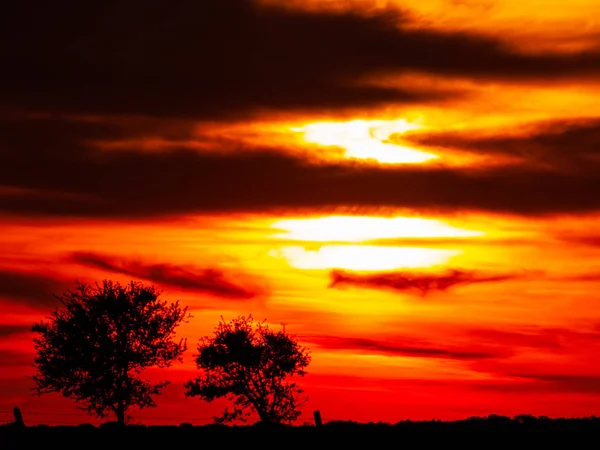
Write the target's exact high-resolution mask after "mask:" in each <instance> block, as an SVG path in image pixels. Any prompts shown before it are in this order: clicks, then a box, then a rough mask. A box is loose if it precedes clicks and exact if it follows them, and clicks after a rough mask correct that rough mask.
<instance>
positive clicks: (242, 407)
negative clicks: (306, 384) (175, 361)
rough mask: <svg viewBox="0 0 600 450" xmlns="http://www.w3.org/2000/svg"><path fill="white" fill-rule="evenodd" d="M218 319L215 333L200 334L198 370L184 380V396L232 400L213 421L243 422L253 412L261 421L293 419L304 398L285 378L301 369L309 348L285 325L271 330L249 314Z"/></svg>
mask: <svg viewBox="0 0 600 450" xmlns="http://www.w3.org/2000/svg"><path fill="white" fill-rule="evenodd" d="M221 319H222V320H221V322H220V323H219V325H218V326H217V327H216V329H215V332H214V336H212V337H209V336H205V337H203V338H201V339H200V343H199V345H198V355H197V357H196V364H197V366H198V368H199V369H201V374H200V376H198V377H197V378H195V379H193V380H191V381H188V382H186V383H185V389H186V390H185V395H186V396H187V397H194V396H197V397H199V398H201V399H203V400H206V401H209V402H210V401H212V400H214V399H217V398H226V399H228V400H230V401H232V402H233V409H232V410H230V409H229V408H226V409H225V411H224V412H223V414H222V415H221V416H219V417H215V421H216V422H218V423H225V422H231V421H233V420H241V421H245V420H246V418H247V417H248V416H250V415H251V414H252V413H253V412H254V413H256V414H258V417H259V418H260V420H261V422H264V423H282V422H291V421H293V420H295V419H296V418H297V417H298V416H299V415H300V406H301V405H302V403H303V402H304V401H306V399H305V398H303V399H300V395H301V394H302V393H303V390H302V389H301V388H300V387H298V385H297V384H296V383H295V382H293V381H291V380H290V378H291V377H293V376H294V375H297V376H304V375H305V374H306V372H305V370H304V369H305V368H306V367H307V366H308V364H309V363H310V355H309V354H308V350H307V349H306V348H304V347H302V346H300V345H299V344H298V341H297V340H296V339H295V337H294V336H290V335H289V334H288V333H287V332H286V329H285V326H283V327H282V329H281V330H280V331H274V330H271V329H270V328H269V327H268V325H266V324H265V322H264V321H263V322H257V323H255V322H254V320H253V318H252V316H248V317H243V316H241V317H238V318H237V319H234V320H232V321H231V322H229V323H226V322H225V320H224V319H223V318H221Z"/></svg>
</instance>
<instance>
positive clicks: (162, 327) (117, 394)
mask: <svg viewBox="0 0 600 450" xmlns="http://www.w3.org/2000/svg"><path fill="white" fill-rule="evenodd" d="M76 285H77V287H76V289H75V290H74V291H70V290H69V291H68V292H67V293H66V294H63V295H62V296H59V297H58V298H59V300H60V301H61V303H62V304H63V306H64V307H63V308H61V309H58V308H57V309H56V310H55V311H54V312H53V313H52V314H51V316H50V317H49V318H48V319H49V321H48V322H44V321H42V322H40V323H36V324H34V325H33V326H32V327H31V331H33V332H35V333H38V334H39V336H38V337H36V338H34V344H35V349H36V352H37V355H36V357H35V364H34V365H35V367H36V368H37V373H36V374H35V375H34V376H33V377H32V378H33V380H34V382H35V390H36V392H37V393H38V394H39V395H41V394H44V393H50V392H59V393H61V394H62V395H63V396H65V397H69V398H74V399H75V400H76V401H77V402H78V403H79V406H80V408H82V409H84V410H86V411H87V412H88V413H90V414H95V415H96V416H98V417H106V416H107V415H108V413H111V412H112V413H114V414H115V415H116V417H117V422H118V423H119V424H121V425H123V424H124V423H125V413H126V412H127V410H128V409H129V408H130V407H132V406H135V407H138V408H147V407H154V406H156V404H155V403H154V400H153V399H152V396H153V395H157V394H159V393H160V391H161V389H162V388H164V387H165V386H166V385H167V384H168V381H162V382H158V383H154V384H153V383H150V381H147V380H143V379H141V378H140V375H141V372H142V371H143V370H144V369H146V368H147V367H151V366H156V367H168V366H170V365H171V364H172V363H173V362H174V361H181V360H182V358H181V355H182V354H183V352H184V351H185V350H186V347H187V346H186V341H185V340H183V339H181V340H179V342H176V341H174V340H173V338H174V334H175V329H176V328H177V327H178V326H179V325H180V323H181V322H182V321H186V320H187V318H188V317H189V316H188V315H187V308H181V307H180V306H179V302H175V303H171V304H168V303H167V302H166V301H161V300H159V296H160V294H161V292H160V291H158V290H156V289H155V288H154V286H146V285H144V284H141V283H139V282H133V281H132V282H130V283H129V284H126V285H121V284H120V283H118V282H113V281H108V280H104V281H103V282H102V283H101V284H99V283H96V284H95V285H94V286H91V285H86V284H83V283H79V282H76Z"/></svg>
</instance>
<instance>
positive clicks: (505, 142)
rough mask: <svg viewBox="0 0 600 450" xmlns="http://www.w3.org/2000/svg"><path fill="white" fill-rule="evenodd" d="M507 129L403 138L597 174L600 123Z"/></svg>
mask: <svg viewBox="0 0 600 450" xmlns="http://www.w3.org/2000/svg"><path fill="white" fill-rule="evenodd" d="M516 131H517V132H518V133H519V134H518V135H506V134H503V133H506V131H505V130H500V131H496V132H495V133H494V132H493V131H492V132H489V133H486V134H485V135H481V134H477V133H476V132H473V131H465V132H437V133H418V132H413V133H409V134H406V135H403V136H402V139H403V140H404V141H405V142H406V141H408V142H412V143H414V144H418V145H419V146H421V147H423V146H425V147H433V148H438V149H440V148H441V149H444V148H446V149H458V150H466V151H470V152H475V153H477V154H486V153H487V154H490V155H500V156H510V157H516V158H518V159H520V160H522V161H523V162H526V163H528V164H529V165H531V164H532V163H533V164H535V165H537V166H539V167H541V168H547V169H552V170H553V171H561V172H567V173H575V174H579V173H582V172H584V173H585V172H589V173H590V174H593V173H598V169H599V167H600V120H598V119H588V120H582V119H580V120H560V121H558V120H555V121H550V122H543V123H538V124H535V125H533V126H530V127H529V129H524V130H516Z"/></svg>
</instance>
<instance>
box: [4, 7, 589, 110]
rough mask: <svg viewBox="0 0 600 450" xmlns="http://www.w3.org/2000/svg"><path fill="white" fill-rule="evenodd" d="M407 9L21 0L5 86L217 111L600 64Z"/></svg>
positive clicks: (350, 98) (35, 98)
mask: <svg viewBox="0 0 600 450" xmlns="http://www.w3.org/2000/svg"><path fill="white" fill-rule="evenodd" d="M398 21H399V17H398V16H397V15H396V14H394V13H391V12H387V13H382V14H379V15H371V16H369V17H366V16H361V15H358V14H352V13H340V14H332V13H321V14H318V13H307V12H300V11H293V10H291V9H287V8H286V9H277V8H258V7H256V5H254V4H252V2H251V1H249V0H203V1H193V0H184V1H180V2H178V3H177V5H176V6H174V5H173V4H172V2H167V1H165V0H160V1H159V0H143V1H141V0H137V1H129V2H127V3H123V2H101V3H93V4H92V3H89V2H78V1H75V0H67V1H62V2H60V3H59V4H52V5H49V4H47V3H44V2H41V1H36V0H29V1H27V0H25V1H19V2H10V4H9V5H7V6H6V7H5V8H4V9H3V14H2V15H1V16H0V30H1V31H0V57H1V59H2V62H3V70H2V72H1V74H0V95H1V96H2V99H3V102H4V104H5V105H12V106H18V107H25V108H32V109H35V110H42V109H43V110H48V111H56V110H63V111H78V112H86V113H90V112H92V113H99V112H101V113H107V114H111V113H125V114H138V113H139V114H156V115H163V116H174V115H187V116H189V115H193V116H196V117H210V118H216V117H219V116H224V115H225V116H231V115H239V114H243V113H244V112H245V111H250V110H257V109H264V108H274V109H278V110H282V109H290V108H317V109H319V110H321V109H323V108H328V107H330V108H337V107H342V108H346V107H357V106H359V107H360V106H368V105H373V104H378V103H390V102H406V101H408V102H414V101H427V100H430V99H432V98H437V97H438V95H439V93H427V92H416V91H407V90H403V89H402V88H398V89H390V88H382V87H372V86H360V85H357V84H356V80H357V79H360V78H361V77H363V76H366V75H372V74H378V73H382V72H397V71H403V70H407V71H426V72H430V73H435V74H442V75H458V76H472V77H488V78H503V79H515V80H523V79H531V80H539V79H540V77H543V78H544V79H548V78H556V77H565V76H597V74H598V72H599V70H600V57H599V55H600V53H599V52H598V51H590V52H585V53H576V54H569V55H564V54H563V55H550V54H543V55H525V54H519V53H517V52H515V51H513V50H511V49H509V48H508V47H507V46H505V45H503V44H500V43H499V41H495V40H493V39H491V38H489V37H484V36H480V35H473V34H467V33H451V32H440V31H432V30H427V29H424V28H423V27H398V26H397V25H398ZM445 95H446V94H442V96H445Z"/></svg>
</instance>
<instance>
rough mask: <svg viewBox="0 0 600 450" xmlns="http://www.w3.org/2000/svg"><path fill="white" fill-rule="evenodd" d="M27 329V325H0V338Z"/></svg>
mask: <svg viewBox="0 0 600 450" xmlns="http://www.w3.org/2000/svg"><path fill="white" fill-rule="evenodd" d="M28 331H29V326H28V325H7V324H4V325H0V338H4V337H9V336H13V335H15V334H22V333H26V332H28Z"/></svg>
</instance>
